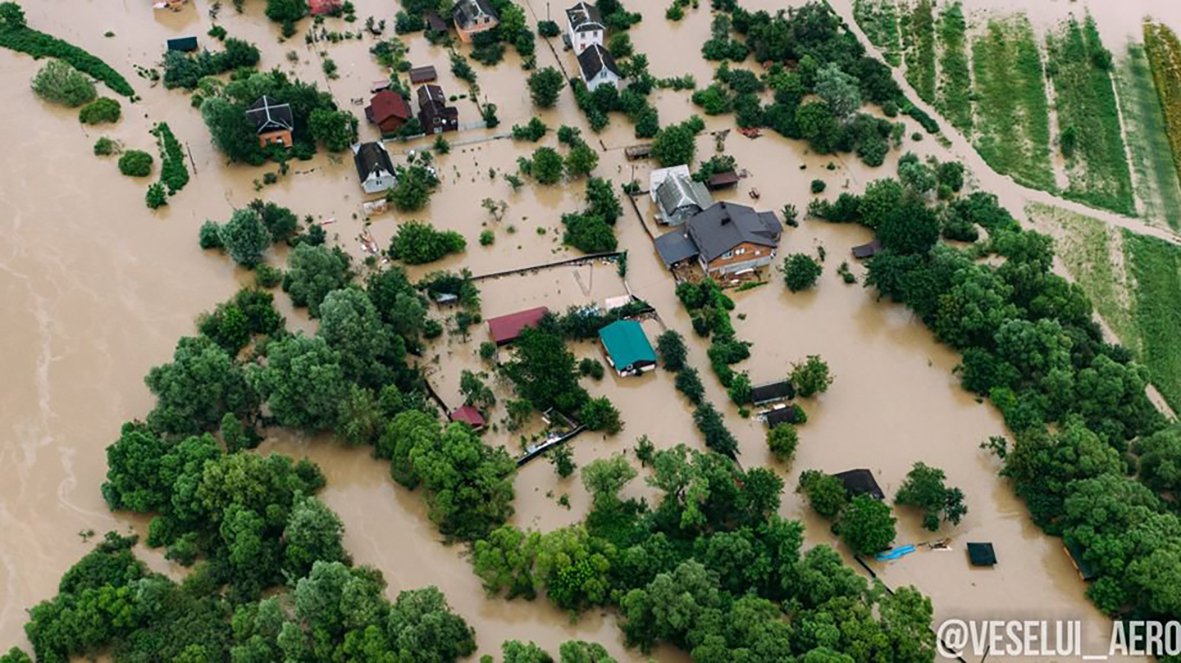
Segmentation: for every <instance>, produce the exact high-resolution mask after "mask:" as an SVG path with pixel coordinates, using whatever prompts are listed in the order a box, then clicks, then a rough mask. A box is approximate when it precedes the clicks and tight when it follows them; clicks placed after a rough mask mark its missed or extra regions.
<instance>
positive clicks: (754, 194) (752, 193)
mask: <svg viewBox="0 0 1181 663" xmlns="http://www.w3.org/2000/svg"><path fill="white" fill-rule="evenodd" d="M747 193H749V194H750V197H751V198H753V199H755V200H758V199H759V190H758V189H751V190H750V191H748V192H747Z"/></svg>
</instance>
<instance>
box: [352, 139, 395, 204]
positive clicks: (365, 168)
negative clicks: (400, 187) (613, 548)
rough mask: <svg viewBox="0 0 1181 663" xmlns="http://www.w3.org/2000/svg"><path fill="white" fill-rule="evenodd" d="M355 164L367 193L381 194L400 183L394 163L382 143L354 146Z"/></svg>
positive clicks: (362, 186)
mask: <svg viewBox="0 0 1181 663" xmlns="http://www.w3.org/2000/svg"><path fill="white" fill-rule="evenodd" d="M353 163H354V164H356V166H357V177H359V178H361V188H362V189H364V190H365V193H381V192H382V191H386V190H389V189H391V188H393V186H394V185H395V184H397V183H398V180H397V177H396V176H395V175H394V162H393V161H392V160H390V153H389V152H387V151H386V149H385V145H382V144H381V143H359V144H357V145H353Z"/></svg>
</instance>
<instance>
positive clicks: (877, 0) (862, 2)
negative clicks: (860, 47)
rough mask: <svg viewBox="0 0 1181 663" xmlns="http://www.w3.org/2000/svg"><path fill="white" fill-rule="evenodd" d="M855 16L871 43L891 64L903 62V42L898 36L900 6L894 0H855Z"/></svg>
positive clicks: (897, 64) (896, 64)
mask: <svg viewBox="0 0 1181 663" xmlns="http://www.w3.org/2000/svg"><path fill="white" fill-rule="evenodd" d="M853 18H854V19H855V20H856V21H857V25H859V26H860V27H861V30H862V32H864V33H865V36H866V37H867V38H868V39H869V41H870V43H872V44H873V45H874V46H876V47H877V49H878V50H879V51H881V52H882V58H884V59H885V60H886V62H887V63H889V64H890V66H893V67H897V66H899V65H901V64H902V43H901V40H900V38H899V36H898V6H897V5H895V4H894V0H855V1H854V2H853Z"/></svg>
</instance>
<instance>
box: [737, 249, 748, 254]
mask: <svg viewBox="0 0 1181 663" xmlns="http://www.w3.org/2000/svg"><path fill="white" fill-rule="evenodd" d="M734 253H735V254H737V255H742V254H744V253H746V249H738V250H737V251H735V252H734Z"/></svg>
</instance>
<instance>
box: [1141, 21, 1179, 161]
mask: <svg viewBox="0 0 1181 663" xmlns="http://www.w3.org/2000/svg"><path fill="white" fill-rule="evenodd" d="M1144 50H1145V53H1146V54H1147V55H1148V63H1149V64H1150V65H1151V66H1152V80H1153V82H1154V83H1155V84H1156V93H1157V96H1158V97H1159V98H1160V106H1161V108H1162V109H1164V114H1165V127H1166V129H1167V131H1168V136H1169V145H1170V146H1171V147H1172V150H1173V165H1174V167H1175V168H1176V169H1177V172H1178V173H1179V174H1181V42H1179V41H1177V35H1175V34H1173V31H1172V30H1170V29H1168V28H1167V27H1165V26H1163V25H1161V24H1160V23H1145V24H1144Z"/></svg>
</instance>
